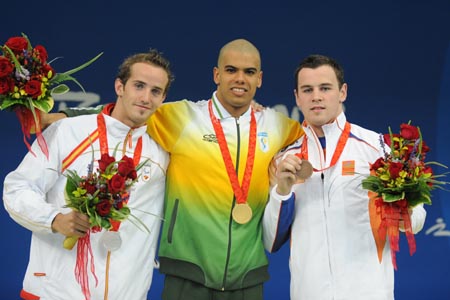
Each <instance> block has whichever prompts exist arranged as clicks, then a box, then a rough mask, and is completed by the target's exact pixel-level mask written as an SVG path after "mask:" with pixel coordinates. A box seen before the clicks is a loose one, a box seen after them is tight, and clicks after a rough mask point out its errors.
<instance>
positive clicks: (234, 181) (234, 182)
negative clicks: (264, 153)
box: [208, 100, 256, 204]
mask: <svg viewBox="0 0 450 300" xmlns="http://www.w3.org/2000/svg"><path fill="white" fill-rule="evenodd" d="M208 109H209V116H210V118H211V123H212V124H213V127H214V132H215V133H216V137H217V141H218V142H219V147H220V152H221V153H222V158H223V161H224V163H225V167H226V169H227V173H228V178H229V179H230V183H231V186H232V188H233V192H234V195H235V197H236V202H237V203H238V204H243V203H246V202H247V196H248V190H249V186H250V179H251V177H252V172H253V163H254V161H255V149H256V119H255V113H254V112H253V109H251V119H250V134H249V142H248V144H249V146H248V154H247V162H246V166H245V171H244V178H243V180H242V186H240V185H239V179H238V176H237V174H236V171H235V169H234V167H233V161H232V160H231V155H230V151H229V149H228V145H227V141H226V138H225V134H224V132H223V128H222V125H221V124H220V121H219V120H218V119H217V118H216V116H215V115H214V113H213V110H212V100H209V103H208Z"/></svg>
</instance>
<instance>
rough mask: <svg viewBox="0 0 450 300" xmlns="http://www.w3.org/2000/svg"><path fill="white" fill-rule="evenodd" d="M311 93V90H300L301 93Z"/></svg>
mask: <svg viewBox="0 0 450 300" xmlns="http://www.w3.org/2000/svg"><path fill="white" fill-rule="evenodd" d="M311 92H312V88H304V89H302V93H306V94H308V93H311Z"/></svg>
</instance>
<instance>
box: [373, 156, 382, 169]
mask: <svg viewBox="0 0 450 300" xmlns="http://www.w3.org/2000/svg"><path fill="white" fill-rule="evenodd" d="M383 166H384V158H383V157H380V158H379V159H377V160H376V161H375V162H374V163H373V164H372V165H371V166H370V170H371V171H376V170H378V169H379V168H382V167H383Z"/></svg>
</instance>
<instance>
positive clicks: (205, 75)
mask: <svg viewBox="0 0 450 300" xmlns="http://www.w3.org/2000/svg"><path fill="white" fill-rule="evenodd" d="M0 28H1V31H0V44H3V43H4V42H5V41H6V40H7V39H8V38H9V37H11V36H20V34H21V33H22V32H24V33H26V34H27V35H28V36H29V38H30V39H31V42H32V43H33V45H37V44H42V45H44V46H45V47H46V48H47V51H48V54H49V60H50V59H52V58H56V57H59V59H58V60H56V61H55V62H54V63H53V64H52V66H53V67H54V68H55V70H56V71H59V72H63V71H66V70H69V69H71V68H73V67H76V66H78V65H80V64H81V63H83V62H84V61H86V60H88V59H89V58H91V57H93V56H95V55H96V54H97V53H99V52H102V51H103V52H104V55H103V56H102V57H101V58H100V59H99V60H98V61H96V62H95V63H94V64H93V65H91V66H90V67H88V68H86V69H84V70H82V71H81V72H79V73H77V74H76V75H75V77H76V78H77V79H78V80H79V81H80V82H81V83H82V84H83V86H84V88H85V89H86V94H84V93H82V92H80V90H79V88H78V87H77V86H76V85H72V86H71V88H72V91H71V92H70V93H68V94H66V95H63V96H60V97H58V98H57V99H56V100H57V101H56V103H55V108H54V111H56V110H58V109H59V108H61V107H65V106H89V105H94V104H98V103H106V102H110V101H114V100H115V93H114V88H113V83H114V78H115V74H116V71H117V67H118V65H119V64H120V63H121V62H122V60H123V59H124V58H125V57H126V56H128V55H130V54H133V53H135V52H141V51H145V50H147V49H148V48H157V49H159V50H160V51H162V52H164V54H165V55H166V56H167V57H168V58H169V59H170V61H171V63H172V69H173V71H174V73H175V76H176V80H175V82H174V84H173V86H172V89H171V91H170V92H169V95H168V100H167V101H174V100H180V99H184V98H187V99H190V100H199V99H208V98H209V97H210V96H211V94H212V92H213V91H214V90H215V85H214V83H213V80H212V74H213V73H212V69H213V67H214V66H215V65H216V60H217V56H218V52H219V49H220V48H221V46H223V45H224V44H225V43H227V42H228V41H230V40H233V39H236V38H246V39H248V40H249V41H251V42H253V43H254V44H255V45H256V46H257V47H258V48H259V50H260V51H261V56H262V69H263V72H264V74H263V86H262V88H261V89H260V90H259V91H258V92H257V95H256V99H257V101H258V102H260V103H262V104H264V105H265V106H270V107H274V108H276V109H277V110H279V111H282V112H284V113H286V114H287V115H289V116H291V117H292V118H295V119H298V120H301V115H300V114H299V113H298V110H297V109H296V107H295V100H294V97H293V72H294V70H295V68H296V66H297V64H298V62H299V61H300V60H301V59H302V58H303V57H305V56H306V55H309V54H313V53H320V54H325V55H329V56H332V57H334V58H336V59H337V60H338V61H339V62H340V63H341V64H342V65H343V66H344V69H345V77H346V81H347V83H348V85H349V89H348V97H347V101H346V109H347V117H348V119H349V120H350V121H351V122H353V123H356V124H359V125H361V126H363V127H367V128H370V129H373V130H375V131H377V132H386V131H387V127H388V126H391V127H392V128H393V130H394V131H396V130H397V129H398V126H399V125H400V123H403V122H408V121H409V120H412V122H413V124H415V125H418V126H420V127H421V130H422V133H423V136H424V138H425V140H426V142H427V143H428V145H429V146H430V147H431V152H430V154H429V156H428V158H429V159H430V160H437V161H439V162H441V163H444V164H446V165H450V159H449V155H448V154H449V151H450V150H449V148H450V120H449V116H450V48H449V42H450V38H449V37H450V31H449V28H450V1H438V0H427V1H420V0H409V1H406V0H397V1H388V0H378V1H369V2H367V1H363V2H361V1H356V0H350V1H327V0H325V1H301V0H298V1H290V2H287V1H286V2H285V1H276V2H275V1H226V2H225V1H171V0H168V1H134V0H130V1H125V2H117V1H116V2H111V1H101V0H97V1H76V2H71V3H69V2H64V1H51V0H49V1H8V2H5V3H3V4H2V17H1V18H0ZM0 137H1V140H2V143H1V145H2V146H1V148H0V157H3V158H2V159H1V163H0V166H1V167H0V178H1V184H2V183H3V179H4V177H5V176H6V174H7V173H8V172H10V171H11V170H13V169H15V168H16V166H17V165H18V164H19V162H20V161H21V159H22V157H23V156H24V155H25V153H26V147H25V145H24V144H23V142H22V134H21V130H20V125H19V122H18V121H17V119H16V117H15V115H14V114H13V113H10V112H6V111H0ZM439 171H444V170H439ZM1 188H2V189H3V185H1ZM426 209H427V211H428V215H427V221H426V223H425V227H424V229H423V231H422V232H421V233H419V234H418V235H417V236H416V242H417V252H416V254H414V255H413V256H412V257H411V256H409V252H408V247H407V244H406V241H405V239H404V237H402V241H401V245H400V247H401V250H400V254H399V255H398V267H399V269H398V271H396V283H395V285H396V292H395V294H396V299H398V300H404V299H433V300H448V299H450V285H449V284H448V283H449V278H450V274H449V273H450V251H449V250H450V239H449V238H450V225H447V223H449V222H450V193H449V192H438V191H435V192H434V193H433V205H432V206H427V207H426ZM0 227H1V232H2V235H1V240H2V242H1V246H0V257H1V258H2V268H1V269H0V281H1V286H2V288H1V294H2V296H1V298H2V299H18V294H19V291H20V289H21V285H22V278H23V274H24V272H25V267H26V264H27V261H28V250H29V238H30V233H29V232H28V231H26V230H25V229H23V228H22V227H20V226H19V225H17V224H16V223H14V222H13V221H12V220H11V219H10V217H9V216H8V214H7V213H6V212H5V210H4V209H3V208H1V209H0ZM269 258H270V273H271V279H270V281H268V282H267V284H266V286H265V295H266V299H280V300H281V299H289V268H288V260H289V247H288V246H287V245H285V246H284V247H283V248H282V250H281V251H280V252H278V253H275V254H271V255H269ZM162 280H163V277H162V276H161V275H160V274H159V273H158V271H157V270H156V271H155V275H154V279H153V284H152V288H151V290H150V293H149V299H155V300H156V299H160V292H161V289H162V283H163V281H162ZM374 288H376V287H374Z"/></svg>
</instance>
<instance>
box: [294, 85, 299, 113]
mask: <svg viewBox="0 0 450 300" xmlns="http://www.w3.org/2000/svg"><path fill="white" fill-rule="evenodd" d="M294 97H295V104H297V107H298V108H300V98H299V96H298V93H297V89H294Z"/></svg>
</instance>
